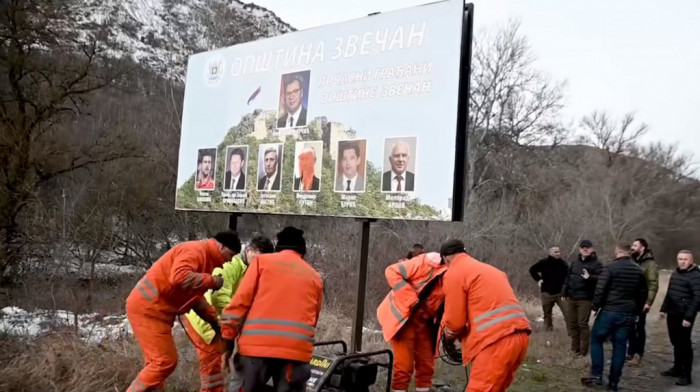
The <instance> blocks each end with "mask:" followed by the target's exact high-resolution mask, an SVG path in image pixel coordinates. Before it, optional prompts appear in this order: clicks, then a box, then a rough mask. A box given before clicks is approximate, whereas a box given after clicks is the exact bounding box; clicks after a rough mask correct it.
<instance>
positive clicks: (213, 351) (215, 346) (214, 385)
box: [180, 316, 226, 392]
mask: <svg viewBox="0 0 700 392" xmlns="http://www.w3.org/2000/svg"><path fill="white" fill-rule="evenodd" d="M180 321H181V322H182V325H184V326H185V330H186V331H187V335H188V336H189V337H190V339H191V340H192V343H193V344H194V347H195V349H196V350H197V356H198V357H199V380H200V383H201V386H200V388H201V389H200V392H224V387H225V383H226V382H225V379H224V373H223V366H222V358H221V356H222V352H221V351H222V350H221V340H220V339H219V338H218V337H217V338H215V339H214V340H212V341H211V343H209V344H207V342H205V341H204V339H202V337H201V336H199V334H198V333H197V331H195V330H194V328H192V324H190V322H189V320H187V317H184V316H180Z"/></svg>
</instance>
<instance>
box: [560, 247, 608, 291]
mask: <svg viewBox="0 0 700 392" xmlns="http://www.w3.org/2000/svg"><path fill="white" fill-rule="evenodd" d="M584 268H585V269H586V270H587V271H588V274H590V275H591V276H589V277H588V279H584V278H583V276H581V275H583V269H584ZM601 272H603V263H601V262H600V261H599V260H598V256H596V254H595V253H592V254H591V255H590V256H588V257H587V258H586V259H585V260H582V259H581V255H580V254H579V255H578V256H577V257H576V259H575V260H574V261H572V262H571V264H570V265H569V272H568V274H567V276H566V280H565V281H564V289H563V290H562V292H563V295H564V297H567V298H570V299H574V300H588V301H591V300H593V293H594V292H595V286H596V283H598V277H599V276H600V274H601Z"/></svg>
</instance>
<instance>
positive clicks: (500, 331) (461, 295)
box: [442, 253, 531, 365]
mask: <svg viewBox="0 0 700 392" xmlns="http://www.w3.org/2000/svg"><path fill="white" fill-rule="evenodd" d="M443 288H444V290H445V314H444V315H443V318H442V323H443V325H444V326H445V327H447V328H449V329H450V330H452V331H463V330H464V331H465V333H464V335H462V363H464V364H465V365H466V364H468V363H469V362H471V361H472V360H473V359H474V357H476V355H477V354H479V352H481V350H483V349H484V348H485V347H487V346H488V345H490V344H492V343H494V342H496V341H497V340H499V339H501V338H503V337H505V336H507V335H510V334H513V333H515V332H518V331H525V332H527V333H530V332H531V329H530V322H529V321H528V319H527V316H526V315H525V311H524V310H523V309H522V308H521V307H520V304H519V302H518V299H517V298H516V296H515V293H514V292H513V288H512V287H511V286H510V283H509V282H508V276H507V275H506V274H505V273H504V272H503V271H501V270H499V269H498V268H496V267H493V266H491V265H488V264H486V263H482V262H480V261H478V260H476V259H474V258H473V257H471V256H469V255H467V254H465V253H462V254H458V255H457V256H456V257H455V258H454V259H453V260H452V262H451V263H450V266H449V268H448V269H447V272H446V273H445V277H444V278H443Z"/></svg>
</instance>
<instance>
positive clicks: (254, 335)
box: [221, 226, 323, 392]
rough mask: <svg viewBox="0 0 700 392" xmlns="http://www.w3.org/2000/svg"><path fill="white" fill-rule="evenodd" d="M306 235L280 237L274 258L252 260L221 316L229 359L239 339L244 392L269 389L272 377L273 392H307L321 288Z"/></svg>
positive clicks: (287, 231)
mask: <svg viewBox="0 0 700 392" xmlns="http://www.w3.org/2000/svg"><path fill="white" fill-rule="evenodd" d="M303 234H304V232H303V231H302V230H299V229H297V228H294V227H291V226H289V227H285V228H284V229H283V230H282V231H281V232H279V233H278V234H277V246H276V248H275V253H268V254H261V255H259V256H258V257H257V258H256V259H255V260H253V262H252V263H251V264H250V267H248V270H247V272H246V274H245V277H243V280H242V281H241V285H240V286H239V287H238V290H237V291H236V294H235V295H234V296H233V300H232V301H231V303H230V304H229V305H228V306H226V308H224V311H223V312H222V314H221V336H222V337H223V338H224V341H225V344H226V348H227V350H226V353H225V354H224V358H225V360H227V359H228V357H229V356H230V355H231V352H232V351H233V347H234V340H235V339H236V338H237V337H238V353H237V354H236V355H237V356H239V358H238V359H239V360H238V361H237V362H238V363H239V364H240V365H241V366H242V370H243V391H244V392H259V391H265V390H267V389H266V386H265V384H266V382H267V380H268V379H269V378H272V382H273V384H274V386H275V391H285V392H302V391H305V390H306V382H307V380H308V379H309V377H310V376H311V367H310V365H309V361H310V360H311V354H312V353H313V349H314V348H313V344H314V333H315V330H316V323H317V322H318V315H319V313H320V312H321V302H322V299H323V285H322V283H321V277H320V276H319V274H318V273H317V272H316V270H314V269H313V267H311V266H310V265H309V264H308V263H306V261H304V259H303V257H304V255H305V254H306V240H305V239H304V236H303Z"/></svg>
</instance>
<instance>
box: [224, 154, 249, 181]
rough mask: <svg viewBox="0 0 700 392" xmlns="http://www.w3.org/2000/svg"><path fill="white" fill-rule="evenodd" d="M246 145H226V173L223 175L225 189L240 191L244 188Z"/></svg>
mask: <svg viewBox="0 0 700 392" xmlns="http://www.w3.org/2000/svg"><path fill="white" fill-rule="evenodd" d="M247 157H248V146H227V147H226V166H225V168H226V174H225V175H224V190H225V191H242V190H245V189H246V183H245V180H246V177H245V173H246V168H247V167H248V165H246V158H247Z"/></svg>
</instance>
